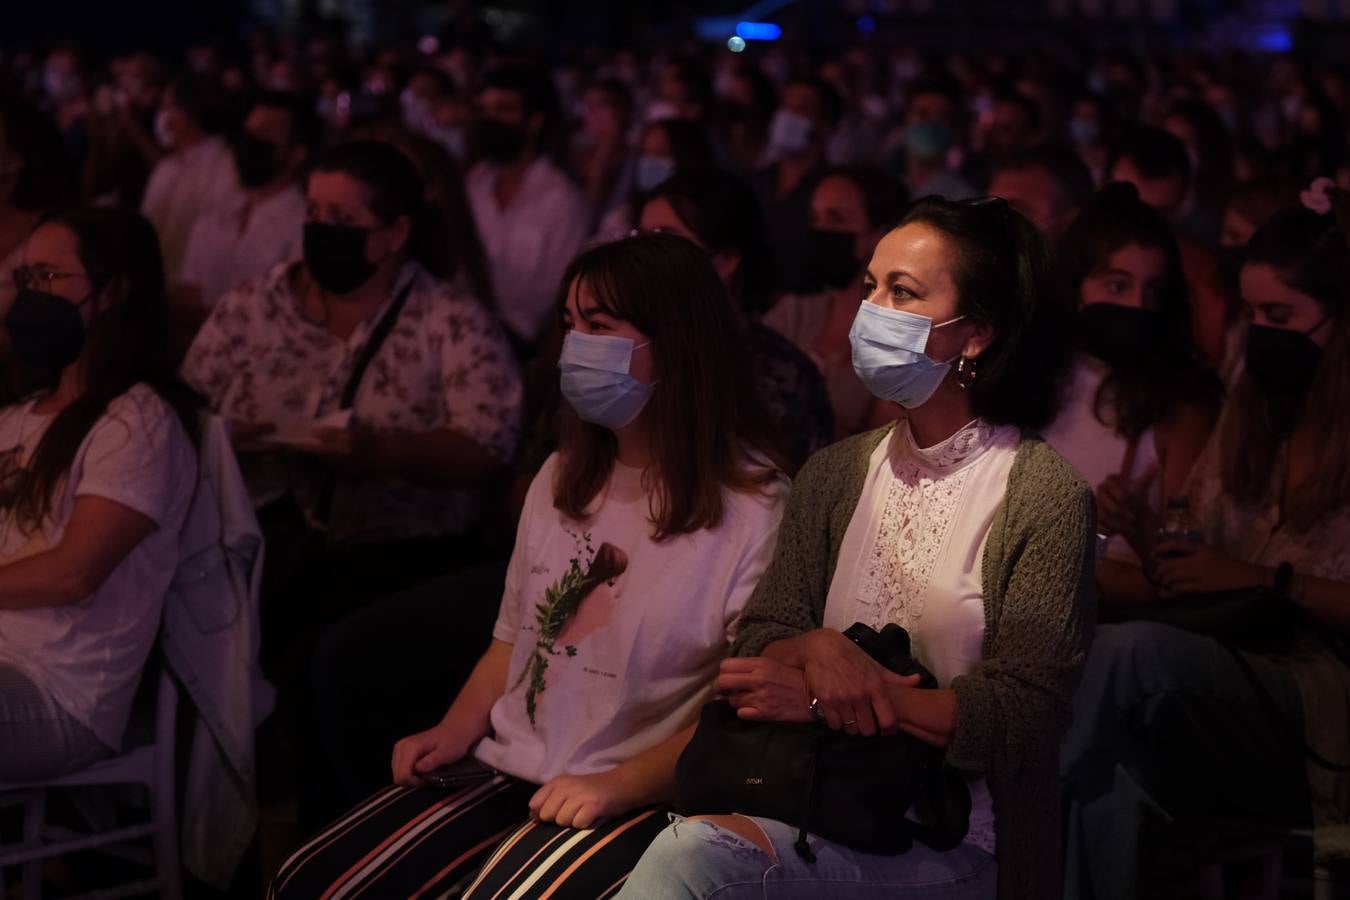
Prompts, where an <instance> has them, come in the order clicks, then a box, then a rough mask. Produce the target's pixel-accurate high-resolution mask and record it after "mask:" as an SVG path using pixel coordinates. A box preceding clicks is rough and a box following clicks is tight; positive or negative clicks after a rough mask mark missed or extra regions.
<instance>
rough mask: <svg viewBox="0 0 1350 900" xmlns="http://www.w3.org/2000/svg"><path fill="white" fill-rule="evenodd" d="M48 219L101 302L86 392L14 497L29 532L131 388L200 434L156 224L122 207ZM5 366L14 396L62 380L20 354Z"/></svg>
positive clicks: (62, 416) (89, 346)
mask: <svg viewBox="0 0 1350 900" xmlns="http://www.w3.org/2000/svg"><path fill="white" fill-rule="evenodd" d="M44 225H59V226H61V227H62V228H66V229H69V230H70V231H71V232H72V233H73V234H74V235H75V239H76V250H75V252H76V255H77V256H78V257H79V258H80V262H81V264H82V265H83V266H84V270H85V272H86V273H87V274H88V276H89V281H90V282H91V283H92V284H93V287H94V292H95V293H96V294H98V295H99V297H100V299H99V301H98V302H99V303H100V304H101V305H100V307H99V312H98V313H97V314H96V315H95V316H94V318H93V320H92V321H91V322H90V324H89V328H88V331H87V334H86V338H85V350H84V353H83V355H82V360H83V363H84V365H85V366H86V375H87V378H86V380H87V385H86V386H85V389H84V392H83V393H82V394H81V395H80V397H79V398H78V399H77V400H75V402H74V403H72V404H70V405H69V406H67V407H66V408H65V409H63V410H62V411H61V412H60V413H58V414H57V416H56V418H55V419H54V420H53V421H52V423H51V425H50V426H48V428H47V430H46V432H45V433H44V434H43V436H42V440H40V441H39V442H38V445H37V448H36V449H35V450H34V451H33V455H32V458H31V459H30V461H29V465H28V468H27V469H26V470H25V471H24V473H23V474H22V476H21V480H20V482H19V486H18V489H17V491H16V493H15V499H14V509H13V512H14V515H15V521H16V523H17V524H18V526H19V527H20V528H22V529H24V530H25V531H31V530H33V529H35V528H38V527H40V526H41V524H42V522H43V521H44V520H45V519H46V518H47V517H48V516H49V515H50V513H51V511H52V503H53V498H54V495H55V492H56V488H57V486H58V485H59V484H60V483H61V481H62V479H64V478H65V477H66V474H67V473H68V472H69V471H70V467H71V465H72V464H73V463H74V461H75V456H76V454H77V453H78V452H79V449H80V445H81V444H83V443H84V439H85V438H86V437H87V436H88V435H89V432H90V430H91V429H92V428H93V427H94V425H95V424H96V423H97V422H98V420H99V419H101V418H102V417H103V416H104V415H105V414H106V413H107V411H108V406H109V404H111V403H112V402H113V401H114V400H116V399H117V398H118V397H120V396H122V395H123V394H125V393H126V392H127V391H129V390H131V388H132V387H134V386H135V385H137V384H145V385H148V386H149V387H150V388H152V389H153V390H154V391H155V392H156V393H158V394H159V395H160V396H161V397H163V398H164V400H165V401H166V402H167V403H168V404H169V405H170V406H171V407H172V408H173V410H174V411H175V413H177V415H178V417H179V418H180V419H181V420H182V422H183V426H184V428H185V429H187V432H188V434H189V435H195V434H196V433H197V426H196V411H197V408H198V402H197V397H196V395H195V394H193V393H192V391H191V390H190V389H188V388H187V387H186V386H185V385H184V384H183V383H182V382H181V381H180V380H179V379H178V375H177V369H176V366H175V362H174V357H173V352H172V346H173V344H172V342H171V341H170V340H169V332H170V327H169V305H168V300H167V299H166V297H165V293H164V262H163V259H162V257H161V256H160V251H159V238H158V237H157V236H156V235H155V230H154V228H153V227H152V226H151V225H150V223H149V222H148V221H146V220H145V218H144V217H143V216H141V215H140V214H138V213H135V212H129V211H126V210H117V209H78V210H72V211H68V212H61V213H54V214H52V215H49V216H47V217H45V218H44V219H43V220H42V221H41V223H40V224H39V225H38V227H39V228H41V227H43V226H44ZM8 366H9V369H10V372H9V374H10V384H11V385H12V386H13V389H14V392H15V395H18V396H22V395H31V394H33V393H34V392H41V391H46V390H52V389H54V388H55V387H56V385H57V383H58V381H59V380H60V377H61V372H59V371H54V372H53V371H33V370H31V369H28V368H26V367H25V366H24V365H23V364H22V363H20V362H18V361H17V360H14V359H11V360H9V362H8Z"/></svg>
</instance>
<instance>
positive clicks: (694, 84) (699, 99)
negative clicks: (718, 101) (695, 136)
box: [669, 56, 717, 117]
mask: <svg viewBox="0 0 1350 900" xmlns="http://www.w3.org/2000/svg"><path fill="white" fill-rule="evenodd" d="M669 66H670V67H671V68H672V69H674V70H675V80H676V81H678V82H679V83H680V84H682V85H684V90H685V93H686V94H687V95H688V97H687V100H688V102H690V103H698V104H700V105H701V106H702V107H703V116H704V117H706V116H708V115H709V114H710V113H711V112H712V106H713V100H714V99H715V98H716V96H717V95H716V94H715V93H714V91H713V86H712V79H710V78H709V77H708V70H707V69H705V68H704V67H703V64H702V63H700V62H698V61H697V60H695V59H692V58H690V57H688V56H677V57H675V58H674V59H672V60H671V61H670V63H669Z"/></svg>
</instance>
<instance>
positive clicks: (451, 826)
mask: <svg viewBox="0 0 1350 900" xmlns="http://www.w3.org/2000/svg"><path fill="white" fill-rule="evenodd" d="M537 789H538V788H537V787H536V786H535V785H532V784H529V783H527V782H523V781H520V780H518V779H514V778H510V777H508V776H505V775H498V776H496V777H494V778H492V779H491V780H490V781H485V782H483V783H481V784H477V785H473V786H471V787H467V788H462V789H459V790H456V791H442V790H435V789H432V788H404V787H389V788H385V789H384V790H382V791H380V792H379V793H377V794H375V795H374V796H372V797H371V798H369V799H368V800H366V802H364V803H362V804H360V805H359V806H357V807H356V808H355V809H353V810H352V811H351V812H349V813H347V814H346V815H345V816H343V817H342V818H341V819H339V820H337V821H336V822H334V823H333V824H332V825H329V826H328V827H327V828H326V829H324V830H323V831H322V832H320V833H319V834H318V835H316V836H315V837H314V838H313V839H312V840H310V841H309V842H308V843H306V844H305V845H304V846H302V847H301V848H300V849H299V850H297V851H295V853H293V854H291V856H290V858H288V859H287V860H286V862H285V863H283V864H282V866H281V869H280V870H279V871H278V872H277V874H276V876H275V878H273V880H272V884H271V887H270V888H269V889H268V893H267V895H268V898H269V900H354V898H363V900H405V898H406V900H418V898H426V900H439V898H456V897H464V898H465V900H524V898H539V900H543V898H550V900H600V898H607V897H612V896H614V895H615V894H617V893H618V892H619V889H620V888H621V887H622V886H623V883H624V881H626V880H627V878H628V873H629V872H631V871H632V869H633V867H634V866H635V865H636V864H637V861H638V859H639V858H640V857H641V856H642V853H643V851H645V850H646V849H647V845H648V844H650V843H651V842H652V840H653V839H654V838H655V837H656V835H657V834H659V833H660V832H661V831H662V829H664V828H665V827H666V825H667V824H668V820H667V816H666V814H665V811H664V810H661V809H657V808H655V807H647V808H645V809H641V810H637V811H635V812H632V813H628V814H625V815H623V816H619V817H617V818H615V819H612V820H610V821H608V822H605V823H604V824H602V825H600V826H598V827H595V828H580V829H578V828H563V827H561V826H558V825H547V824H543V823H540V822H535V821H531V820H530V819H529V808H528V803H529V800H530V797H532V796H533V795H534V792H535V791H536V790H537Z"/></svg>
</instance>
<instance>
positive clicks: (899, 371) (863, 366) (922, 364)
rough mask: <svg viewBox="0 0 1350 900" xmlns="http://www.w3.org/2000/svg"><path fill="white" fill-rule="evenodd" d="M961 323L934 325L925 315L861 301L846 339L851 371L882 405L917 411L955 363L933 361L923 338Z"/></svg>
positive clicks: (957, 319)
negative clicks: (851, 362)
mask: <svg viewBox="0 0 1350 900" xmlns="http://www.w3.org/2000/svg"><path fill="white" fill-rule="evenodd" d="M964 318H965V316H957V317H956V318H954V319H948V320H947V321H945V322H940V323H937V324H934V323H933V320H932V319H930V318H928V317H927V316H921V315H918V314H917V313H911V312H905V311H904V310H899V309H886V308H884V307H881V306H877V305H876V304H875V303H868V302H864V303H863V304H862V305H861V306H860V307H858V315H857V317H856V318H855V319H854V320H853V328H852V329H850V330H849V334H848V337H849V342H850V343H852V345H853V370H854V371H855V372H857V373H858V378H860V379H861V380H862V383H863V384H865V385H867V389H868V390H869V391H871V392H872V393H873V394H874V395H876V396H877V397H880V398H881V399H882V400H890V401H891V402H892V403H899V404H900V405H901V406H903V407H905V408H906V409H914V408H915V407H919V406H923V405H924V404H925V403H927V402H928V401H929V399H930V398H931V397H932V396H933V393H934V392H935V391H937V389H938V385H940V384H942V379H944V378H946V377H947V372H948V371H949V370H950V369H951V367H952V363H953V362H954V361H955V359H956V358H955V357H953V358H952V359H949V360H947V361H946V362H939V361H938V360H935V359H933V358H932V357H930V356H929V355H928V354H927V353H925V352H924V351H925V350H926V349H927V348H928V336H929V335H930V334H931V333H932V332H933V330H934V329H936V328H945V327H946V326H948V325H952V324H954V323H956V322H959V321H961V320H962V319H964Z"/></svg>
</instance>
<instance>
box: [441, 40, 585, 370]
mask: <svg viewBox="0 0 1350 900" xmlns="http://www.w3.org/2000/svg"><path fill="white" fill-rule="evenodd" d="M478 106H479V121H478V153H479V156H480V158H481V161H480V162H479V163H478V164H477V165H475V166H474V167H473V168H472V169H470V170H469V176H468V182H467V185H468V192H469V203H470V205H471V206H472V208H473V215H474V219H475V220H476V221H477V223H478V233H479V234H480V235H481V236H482V239H483V247H484V249H485V250H486V251H487V258H488V263H489V264H490V266H491V269H492V282H493V285H494V286H495V288H496V291H497V300H498V303H499V307H500V310H501V317H502V321H503V323H504V324H505V325H506V327H507V330H508V331H510V333H511V335H512V337H513V338H514V339H515V340H516V341H518V342H520V343H521V344H522V345H524V346H526V347H530V346H532V345H533V344H535V343H536V342H537V341H538V340H539V339H540V338H541V337H542V336H543V334H544V331H545V329H546V328H547V327H548V326H549V325H550V324H551V323H552V320H551V318H550V316H551V315H552V313H553V292H554V290H555V288H556V287H557V285H558V279H559V277H561V275H562V272H563V269H565V268H566V267H567V264H568V262H569V261H570V260H571V259H572V257H573V256H575V255H576V252H577V251H578V250H579V249H580V248H581V245H582V244H583V243H584V242H585V240H586V237H587V235H589V234H590V226H591V222H592V219H591V211H590V208H589V206H587V204H586V199H585V197H583V196H582V193H581V191H580V190H579V189H578V188H577V187H576V186H575V185H574V184H572V182H571V181H570V180H569V179H568V177H567V175H566V174H564V173H563V171H562V170H561V169H559V168H558V166H557V165H556V164H555V163H554V162H553V161H552V160H551V159H550V158H549V155H548V154H549V151H550V149H551V147H552V143H553V141H554V132H555V130H556V129H557V127H558V120H559V116H560V112H559V103H558V94H557V91H556V90H555V89H554V87H553V82H552V81H551V80H550V79H549V76H548V74H547V73H546V72H544V71H543V70H540V69H536V68H533V67H531V66H525V65H507V66H503V67H501V68H499V69H496V70H495V71H492V72H489V73H488V74H487V75H486V76H485V78H484V81H483V87H482V90H481V91H480V92H479V95H478Z"/></svg>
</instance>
